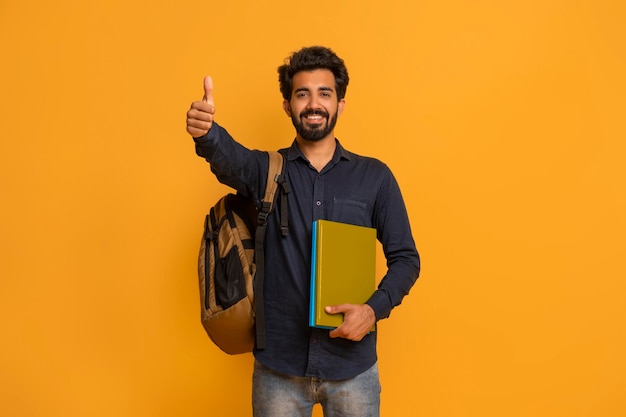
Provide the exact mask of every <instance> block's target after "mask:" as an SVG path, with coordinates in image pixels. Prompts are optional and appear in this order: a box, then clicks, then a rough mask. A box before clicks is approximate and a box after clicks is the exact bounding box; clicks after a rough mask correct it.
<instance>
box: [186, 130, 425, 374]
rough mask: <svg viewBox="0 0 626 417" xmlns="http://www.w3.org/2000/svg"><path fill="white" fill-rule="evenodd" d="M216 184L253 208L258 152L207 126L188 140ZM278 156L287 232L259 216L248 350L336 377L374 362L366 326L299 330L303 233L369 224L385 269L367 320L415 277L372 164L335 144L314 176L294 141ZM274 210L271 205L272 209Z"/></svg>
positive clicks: (384, 185) (276, 220) (406, 230)
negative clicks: (362, 331) (252, 339)
mask: <svg viewBox="0 0 626 417" xmlns="http://www.w3.org/2000/svg"><path fill="white" fill-rule="evenodd" d="M194 140H195V143H196V153H197V154H198V155H199V156H201V157H203V158H205V159H206V160H207V161H208V162H209V163H210V165H211V170H212V171H213V173H214V174H215V175H216V177H217V178H218V180H219V181H220V182H222V183H224V184H226V185H228V186H230V187H232V188H234V189H235V190H237V191H238V192H239V193H240V194H242V195H245V196H247V197H249V198H251V199H253V200H254V201H256V202H257V204H259V203H260V201H261V200H262V198H263V194H264V191H265V183H266V178H267V171H268V164H269V162H268V157H267V154H266V153H265V152H261V151H258V150H250V149H247V148H246V147H244V146H243V145H241V144H240V143H238V142H236V141H235V140H234V139H233V138H232V137H231V136H230V135H229V134H228V132H227V131H226V130H225V129H224V128H222V127H221V126H219V125H218V124H217V123H213V126H212V128H211V130H210V131H209V133H208V134H207V135H205V136H203V137H201V138H195V139H194ZM279 152H281V153H282V154H283V155H284V156H285V157H286V166H285V171H284V172H285V176H286V179H287V181H288V182H289V185H290V189H291V192H290V193H289V194H288V197H287V198H288V207H289V208H288V217H289V234H288V235H287V236H282V234H281V231H280V213H279V212H280V210H274V211H273V212H272V213H271V214H270V217H269V221H268V226H267V232H266V240H265V256H266V258H265V284H264V293H265V297H264V301H265V322H266V329H265V332H266V343H267V347H266V348H265V349H263V350H255V352H254V355H255V358H256V359H257V360H258V361H260V362H261V363H263V364H264V365H265V366H267V367H269V368H271V369H273V370H275V371H277V372H281V373H284V374H288V375H292V376H311V377H317V378H321V379H330V380H341V379H347V378H351V377H354V376H356V375H358V374H360V373H361V372H363V371H365V370H367V369H369V368H370V367H371V366H372V365H373V364H374V363H375V362H376V360H377V354H376V336H377V332H376V331H373V332H370V333H369V334H367V335H366V336H365V337H364V338H363V339H362V340H361V341H359V342H355V341H351V340H347V339H342V338H330V337H329V335H328V334H329V330H327V329H318V328H311V327H309V317H308V315H309V297H310V277H311V244H312V242H311V232H312V226H313V221H315V220H319V219H324V220H331V221H337V222H343V223H350V224H355V225H358V226H366V227H373V228H375V229H376V235H377V239H378V240H379V241H380V242H381V244H382V248H383V252H384V254H385V258H386V260H387V272H386V274H385V276H384V277H382V279H381V280H380V284H379V286H378V288H377V290H376V291H375V292H374V294H372V296H371V297H370V299H369V300H368V301H367V304H369V305H370V306H371V307H372V309H373V310H374V313H375V315H376V320H380V319H383V318H386V317H388V316H389V314H390V312H391V310H392V309H393V308H394V307H395V306H397V305H398V304H400V302H401V301H402V298H403V297H404V296H405V295H407V294H408V292H409V290H410V288H411V287H412V286H413V284H414V283H415V280H416V279H417V277H418V275H419V270H420V260H419V255H418V253H417V250H416V248H415V243H414V240H413V236H412V234H411V227H410V225H409V220H408V215H407V211H406V207H405V205H404V201H403V199H402V195H401V193H400V188H399V186H398V183H397V182H396V180H395V178H394V176H393V174H392V172H391V170H390V169H389V168H388V167H387V166H386V165H385V164H383V163H382V162H380V161H378V160H376V159H374V158H368V157H363V156H359V155H356V154H354V153H351V152H349V151H347V150H345V149H344V148H343V147H342V146H341V144H340V143H339V141H338V140H336V150H335V153H334V155H333V158H332V159H331V161H330V162H329V163H328V164H327V165H326V166H325V167H324V168H323V169H322V170H321V171H320V172H318V171H317V170H316V169H315V168H314V167H313V166H312V165H311V164H310V163H309V161H308V160H307V158H306V157H305V156H304V155H303V154H302V152H301V150H300V148H299V147H298V144H297V142H296V141H294V142H293V143H292V145H291V147H289V148H285V149H281V150H279ZM277 207H279V205H277Z"/></svg>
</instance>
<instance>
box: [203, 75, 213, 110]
mask: <svg viewBox="0 0 626 417" xmlns="http://www.w3.org/2000/svg"><path fill="white" fill-rule="evenodd" d="M202 101H204V102H205V103H213V78H211V76H210V75H207V76H206V77H204V97H202Z"/></svg>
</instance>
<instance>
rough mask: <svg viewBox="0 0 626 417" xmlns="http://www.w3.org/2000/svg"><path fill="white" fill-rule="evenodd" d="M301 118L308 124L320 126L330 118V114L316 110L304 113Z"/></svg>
mask: <svg viewBox="0 0 626 417" xmlns="http://www.w3.org/2000/svg"><path fill="white" fill-rule="evenodd" d="M300 117H301V118H302V120H306V121H307V122H309V123H311V124H319V123H322V121H323V120H324V119H325V118H327V117H328V114H327V113H326V112H322V111H318V110H314V111H308V112H303V113H302V114H301V115H300Z"/></svg>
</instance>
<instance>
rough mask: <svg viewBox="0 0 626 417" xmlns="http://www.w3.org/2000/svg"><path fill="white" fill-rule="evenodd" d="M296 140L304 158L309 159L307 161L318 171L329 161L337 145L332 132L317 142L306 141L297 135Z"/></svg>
mask: <svg viewBox="0 0 626 417" xmlns="http://www.w3.org/2000/svg"><path fill="white" fill-rule="evenodd" d="M296 142H297V143H298V146H299V147H300V150H301V151H302V153H303V154H304V156H305V157H306V159H308V160H309V163H310V164H311V165H312V166H313V168H315V169H316V170H317V172H320V171H321V170H322V169H323V168H324V167H325V166H326V164H328V162H330V160H331V159H332V158H333V155H334V154H335V148H336V147H337V144H336V143H335V135H334V134H332V133H331V134H330V135H328V136H326V137H325V138H324V139H322V140H319V141H317V142H310V141H306V140H304V139H302V138H301V137H300V136H297V137H296Z"/></svg>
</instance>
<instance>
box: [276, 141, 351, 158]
mask: <svg viewBox="0 0 626 417" xmlns="http://www.w3.org/2000/svg"><path fill="white" fill-rule="evenodd" d="M335 143H336V145H337V146H336V147H335V154H334V155H333V158H332V159H331V162H332V163H333V164H336V163H337V162H339V160H340V159H345V160H348V161H349V160H350V159H351V158H350V153H349V152H348V151H346V150H345V149H344V147H343V146H341V143H340V142H339V140H338V139H336V138H335ZM298 158H302V160H304V161H307V162H308V160H307V159H306V157H305V156H304V154H303V153H302V151H301V150H300V147H299V146H298V142H296V140H295V139H294V141H293V142H292V143H291V146H290V147H289V148H288V149H287V160H289V161H294V160H296V159H298Z"/></svg>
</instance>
